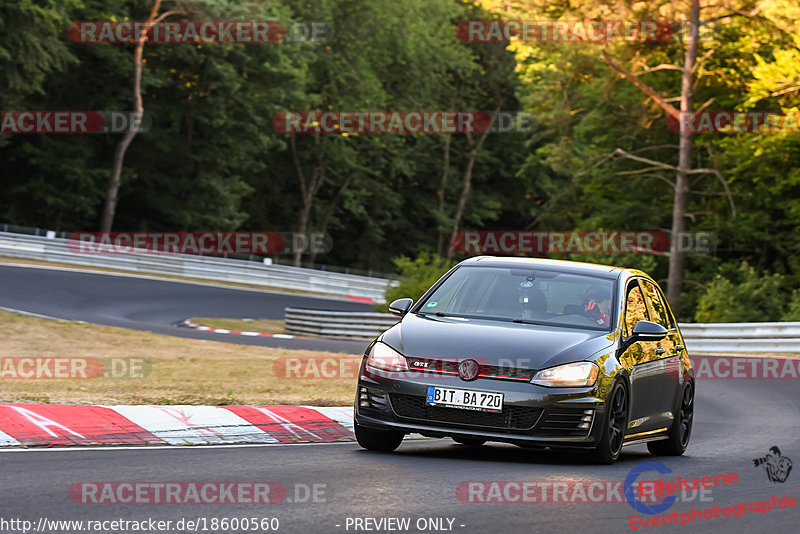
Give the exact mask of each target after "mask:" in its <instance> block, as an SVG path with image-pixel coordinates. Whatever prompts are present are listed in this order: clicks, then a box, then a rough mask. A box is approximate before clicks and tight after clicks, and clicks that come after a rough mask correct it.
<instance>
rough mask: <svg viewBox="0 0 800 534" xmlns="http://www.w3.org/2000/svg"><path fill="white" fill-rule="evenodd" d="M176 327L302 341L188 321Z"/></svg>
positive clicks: (298, 337)
mask: <svg viewBox="0 0 800 534" xmlns="http://www.w3.org/2000/svg"><path fill="white" fill-rule="evenodd" d="M176 326H179V327H184V328H193V329H195V330H199V331H201V332H214V333H215V334H233V335H237V336H251V337H274V338H278V339H302V338H301V337H300V336H290V335H289V334H265V333H263V332H241V331H239V330H226V329H225V328H212V327H210V326H201V325H199V324H194V323H192V322H190V321H189V319H186V320H185V321H181V322H179V323H177V325H176Z"/></svg>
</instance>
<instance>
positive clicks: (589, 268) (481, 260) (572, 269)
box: [459, 256, 629, 279]
mask: <svg viewBox="0 0 800 534" xmlns="http://www.w3.org/2000/svg"><path fill="white" fill-rule="evenodd" d="M461 265H464V266H467V265H470V266H478V265H480V266H481V267H513V268H534V269H542V270H547V271H558V272H562V273H568V274H585V275H590V276H599V277H602V278H609V279H614V278H617V277H619V276H620V275H621V274H622V273H623V272H624V271H626V270H629V269H623V268H621V267H614V266H612V265H600V264H597V263H584V262H580V261H566V260H551V259H546V258H520V257H502V256H476V257H474V258H469V259H466V260H464V261H462V262H461V263H459V266H461Z"/></svg>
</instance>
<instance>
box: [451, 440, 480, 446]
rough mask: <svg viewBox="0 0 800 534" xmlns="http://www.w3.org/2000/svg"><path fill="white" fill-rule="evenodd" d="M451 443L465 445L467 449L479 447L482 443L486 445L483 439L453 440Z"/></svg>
mask: <svg viewBox="0 0 800 534" xmlns="http://www.w3.org/2000/svg"><path fill="white" fill-rule="evenodd" d="M453 441H455V442H456V443H459V444H461V445H467V446H469V447H480V446H481V445H483V444H484V443H486V440H485V439H477V438H474V439H471V438H453Z"/></svg>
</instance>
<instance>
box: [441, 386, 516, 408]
mask: <svg viewBox="0 0 800 534" xmlns="http://www.w3.org/2000/svg"><path fill="white" fill-rule="evenodd" d="M426 402H427V404H429V405H430V406H442V407H445V408H461V409H462V410H476V411H480V412H502V411H503V394H502V393H488V392H486V391H473V390H470V389H454V388H440V387H437V386H428V395H427V397H426Z"/></svg>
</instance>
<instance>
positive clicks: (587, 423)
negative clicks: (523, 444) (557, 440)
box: [536, 408, 594, 437]
mask: <svg viewBox="0 0 800 534" xmlns="http://www.w3.org/2000/svg"><path fill="white" fill-rule="evenodd" d="M593 419H594V410H591V409H585V410H582V409H574V408H556V409H548V410H547V411H546V412H545V414H544V417H542V422H541V423H539V426H538V427H536V434H537V435H543V436H561V437H581V436H585V435H587V434H588V433H589V430H591V428H592V420H593Z"/></svg>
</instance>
